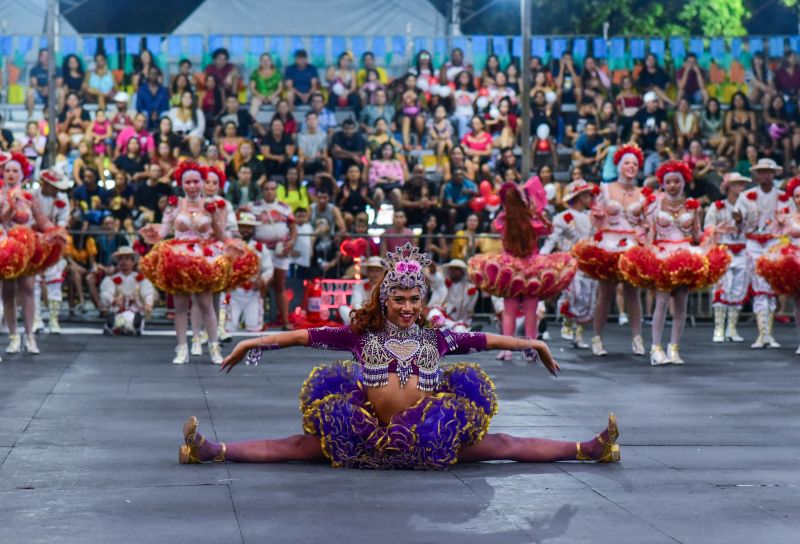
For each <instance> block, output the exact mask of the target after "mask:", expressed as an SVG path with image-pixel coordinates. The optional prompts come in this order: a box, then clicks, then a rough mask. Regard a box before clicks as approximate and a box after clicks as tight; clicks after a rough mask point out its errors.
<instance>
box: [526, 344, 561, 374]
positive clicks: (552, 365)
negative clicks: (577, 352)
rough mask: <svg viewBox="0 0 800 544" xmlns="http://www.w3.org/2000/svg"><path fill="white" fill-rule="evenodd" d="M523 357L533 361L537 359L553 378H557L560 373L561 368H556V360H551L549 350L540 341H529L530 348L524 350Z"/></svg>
mask: <svg viewBox="0 0 800 544" xmlns="http://www.w3.org/2000/svg"><path fill="white" fill-rule="evenodd" d="M525 355H526V356H527V357H528V358H530V359H531V360H533V361H535V360H536V359H539V360H540V361H541V362H542V364H543V365H544V367H545V368H546V369H547V371H548V372H549V373H550V374H552V375H553V376H558V374H559V372H561V367H560V366H558V363H557V362H556V360H555V359H553V354H552V353H550V348H548V347H547V344H545V343H544V342H542V341H540V340H531V348H530V349H527V350H525Z"/></svg>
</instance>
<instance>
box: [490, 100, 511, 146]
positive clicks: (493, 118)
mask: <svg viewBox="0 0 800 544" xmlns="http://www.w3.org/2000/svg"><path fill="white" fill-rule="evenodd" d="M486 126H487V128H488V130H489V132H490V133H491V135H492V145H494V147H495V148H497V149H502V148H504V147H514V146H515V145H516V143H517V131H518V129H519V126H518V124H517V116H516V115H515V114H514V112H513V110H512V108H511V100H510V99H509V98H504V99H502V100H501V101H500V104H499V105H498V106H497V108H492V109H490V110H489V112H488V113H487V114H486Z"/></svg>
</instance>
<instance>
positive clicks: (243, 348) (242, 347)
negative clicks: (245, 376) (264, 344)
mask: <svg viewBox="0 0 800 544" xmlns="http://www.w3.org/2000/svg"><path fill="white" fill-rule="evenodd" d="M254 347H257V346H253V341H252V340H243V341H241V342H239V343H238V344H236V347H235V348H233V351H231V353H230V355H228V356H227V357H225V359H224V360H223V361H222V365H221V366H220V367H219V370H220V372H222V371H223V370H224V371H225V373H226V374H230V372H231V370H233V367H235V366H236V365H237V364H239V362H240V361H241V360H242V359H244V358H245V356H246V355H247V352H248V351H250V350H251V349H253V348H254Z"/></svg>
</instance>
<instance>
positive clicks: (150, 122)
mask: <svg viewBox="0 0 800 544" xmlns="http://www.w3.org/2000/svg"><path fill="white" fill-rule="evenodd" d="M160 80H161V70H159V69H158V68H156V67H155V66H151V67H150V70H149V71H148V72H147V84H146V85H139V90H138V91H137V92H136V111H138V112H140V113H143V114H145V115H146V116H147V128H148V130H155V129H156V128H158V120H159V118H160V117H161V114H162V113H164V112H165V111H167V110H168V109H169V91H167V88H166V87H164V86H163V85H162V84H161V83H160Z"/></svg>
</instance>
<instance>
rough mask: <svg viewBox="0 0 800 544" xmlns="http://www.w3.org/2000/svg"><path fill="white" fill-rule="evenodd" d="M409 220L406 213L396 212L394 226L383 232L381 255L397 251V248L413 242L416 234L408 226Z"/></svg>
mask: <svg viewBox="0 0 800 544" xmlns="http://www.w3.org/2000/svg"><path fill="white" fill-rule="evenodd" d="M407 222H408V219H407V218H406V212H404V211H403V210H395V211H394V218H393V221H392V226H391V227H389V228H387V229H386V230H384V231H383V234H384V236H383V238H382V239H381V255H386V252H387V251H396V250H397V248H399V247H403V246H404V245H406V244H410V243H411V242H413V241H414V240H413V238H414V232H413V231H412V230H411V229H409V228H408V227H407V226H406V223H407Z"/></svg>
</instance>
